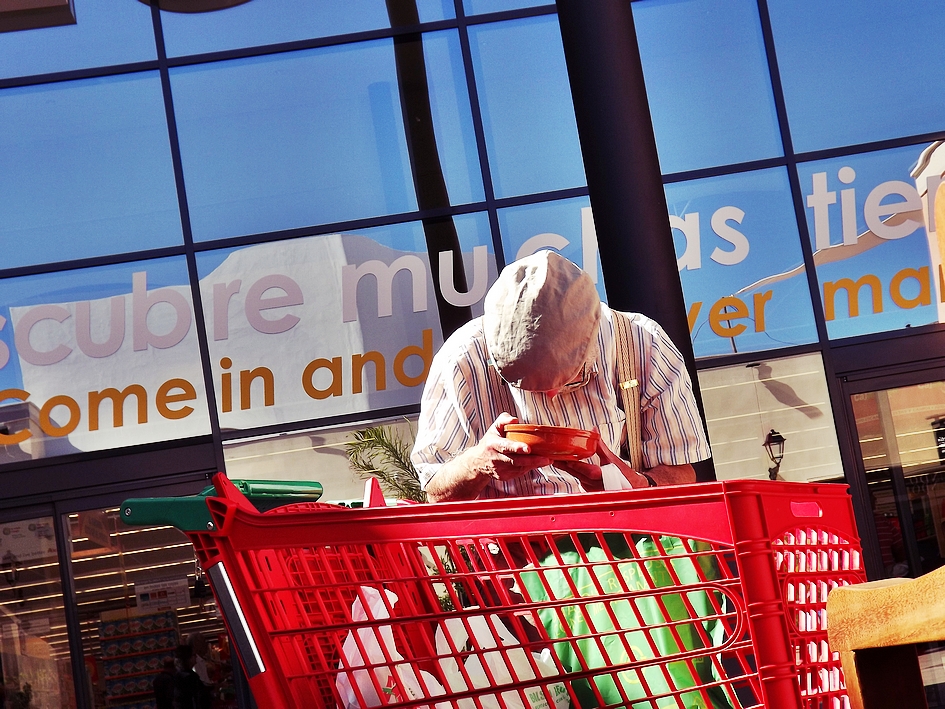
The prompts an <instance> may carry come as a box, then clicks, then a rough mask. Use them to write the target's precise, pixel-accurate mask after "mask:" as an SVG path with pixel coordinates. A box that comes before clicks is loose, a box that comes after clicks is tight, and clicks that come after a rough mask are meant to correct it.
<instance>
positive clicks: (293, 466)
mask: <svg viewBox="0 0 945 709" xmlns="http://www.w3.org/2000/svg"><path fill="white" fill-rule="evenodd" d="M416 423H417V422H416V418H415V417H412V418H410V419H407V418H405V417H399V418H396V419H390V420H381V421H365V422H364V423H360V424H357V425H354V426H341V427H335V428H322V429H312V430H310V431H302V432H298V433H291V434H281V435H278V436H260V437H257V438H250V439H244V440H237V441H228V442H225V443H224V448H223V455H224V458H225V460H226V474H227V475H228V476H229V477H231V478H235V479H240V478H249V479H254V480H306V481H307V480H314V481H316V482H319V483H321V485H322V488H323V493H322V496H321V498H320V501H321V502H336V503H337V502H342V503H346V504H357V503H359V502H360V501H362V500H363V499H364V480H365V479H364V478H363V477H361V476H360V475H359V474H358V473H357V472H356V471H355V470H354V469H353V468H352V467H351V465H350V464H349V462H348V453H347V449H346V448H345V444H346V443H348V442H349V441H352V440H354V438H353V436H352V433H353V432H354V431H357V430H362V429H365V428H368V427H370V426H384V427H386V428H387V429H388V431H389V432H390V434H391V437H392V438H393V437H395V436H396V437H399V438H400V440H401V441H403V442H404V444H405V445H407V446H408V448H412V447H413V440H414V432H415V431H416ZM381 465H383V466H384V469H385V470H388V471H393V470H395V469H396V468H394V467H393V466H391V467H387V466H386V465H385V464H381ZM382 477H383V473H382ZM388 496H390V497H394V495H389V494H388Z"/></svg>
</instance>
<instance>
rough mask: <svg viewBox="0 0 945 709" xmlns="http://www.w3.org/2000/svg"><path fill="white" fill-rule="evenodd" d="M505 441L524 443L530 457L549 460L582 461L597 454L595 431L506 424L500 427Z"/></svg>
mask: <svg viewBox="0 0 945 709" xmlns="http://www.w3.org/2000/svg"><path fill="white" fill-rule="evenodd" d="M504 430H505V437H506V438H508V439H509V440H512V441H519V442H521V443H527V444H528V445H530V446H531V448H532V454H533V455H543V456H545V457H546V458H551V459H552V460H583V459H584V458H590V457H591V456H592V455H594V454H595V453H596V452H597V441H598V440H600V434H599V433H597V431H584V430H582V429H580V428H566V427H564V426H539V425H536V424H531V423H510V424H507V425H506V426H505V427H504Z"/></svg>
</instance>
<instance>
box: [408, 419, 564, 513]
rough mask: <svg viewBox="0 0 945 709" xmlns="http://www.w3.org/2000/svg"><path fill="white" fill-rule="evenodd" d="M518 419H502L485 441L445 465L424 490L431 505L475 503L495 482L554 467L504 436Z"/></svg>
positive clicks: (491, 427)
mask: <svg viewBox="0 0 945 709" xmlns="http://www.w3.org/2000/svg"><path fill="white" fill-rule="evenodd" d="M517 421H518V419H517V418H515V417H514V416H512V415H511V414H508V413H503V414H500V415H499V418H497V419H496V420H495V422H494V423H493V424H492V426H490V427H489V430H488V431H486V434H485V435H484V436H483V437H482V439H481V440H480V441H479V442H478V443H477V444H476V445H474V446H472V447H471V448H467V449H466V450H464V451H463V452H462V453H459V454H458V455H456V456H455V457H454V458H453V459H452V460H449V461H447V462H446V463H443V464H442V465H441V466H440V467H439V469H438V470H437V471H436V473H435V474H434V475H433V477H432V478H430V481H429V482H428V483H427V485H426V487H425V488H424V490H425V491H426V493H427V499H428V500H429V501H430V502H448V501H451V500H474V499H476V498H477V497H478V496H479V493H480V492H482V490H483V489H484V488H485V487H486V485H488V484H489V483H490V482H491V481H492V480H514V479H515V478H518V477H521V476H522V475H525V474H526V473H527V472H528V471H529V470H533V469H535V468H541V467H543V466H545V465H550V463H551V461H550V460H549V459H548V458H545V457H544V456H539V455H532V453H531V447H530V446H529V445H528V444H527V443H521V442H519V441H513V440H510V439H508V438H505V436H503V435H502V434H503V431H504V428H505V425H506V424H510V423H516V422H517Z"/></svg>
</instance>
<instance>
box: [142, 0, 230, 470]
mask: <svg viewBox="0 0 945 709" xmlns="http://www.w3.org/2000/svg"><path fill="white" fill-rule="evenodd" d="M151 20H152V23H153V26H154V43H155V46H156V47H157V53H158V64H159V66H160V74H161V89H162V92H163V94H164V113H165V116H166V118H167V133H168V142H169V144H170V149H171V162H172V163H173V168H174V181H175V184H176V187H177V201H178V205H179V207H180V221H181V232H182V235H183V238H184V257H185V258H186V260H187V274H188V277H189V280H190V291H191V298H192V299H193V310H194V328H195V330H196V335H197V346H198V349H199V352H200V364H201V369H202V371H203V379H204V387H205V396H206V398H207V415H208V416H209V418H210V436H211V438H212V441H213V453H214V456H215V458H216V468H217V470H219V471H225V470H226V462H225V458H224V455H223V440H222V438H221V436H220V416H219V412H218V411H217V402H216V393H215V389H214V386H213V367H212V365H211V363H210V346H209V343H208V341H207V329H206V322H205V320H204V310H203V299H202V298H201V295H200V278H199V274H198V272H197V256H196V253H195V251H194V239H193V232H192V230H191V224H190V207H189V205H188V203H187V189H186V186H185V184H184V167H183V162H182V159H181V151H180V141H179V138H178V134H177V116H176V114H175V112H174V97H173V94H172V92H171V77H170V70H169V69H168V65H167V52H166V50H165V47H164V28H163V26H162V25H161V11H160V9H159V8H158V6H157V2H156V0H152V2H151Z"/></svg>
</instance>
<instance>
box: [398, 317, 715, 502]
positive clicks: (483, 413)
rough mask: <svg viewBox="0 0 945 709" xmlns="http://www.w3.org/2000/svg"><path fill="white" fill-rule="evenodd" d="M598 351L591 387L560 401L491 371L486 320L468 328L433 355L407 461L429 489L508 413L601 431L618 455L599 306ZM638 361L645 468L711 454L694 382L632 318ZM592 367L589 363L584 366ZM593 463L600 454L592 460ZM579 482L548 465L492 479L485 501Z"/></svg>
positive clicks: (609, 359) (609, 341) (611, 370)
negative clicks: (510, 382)
mask: <svg viewBox="0 0 945 709" xmlns="http://www.w3.org/2000/svg"><path fill="white" fill-rule="evenodd" d="M601 310H602V313H601V326H600V328H599V329H598V337H597V340H598V348H597V352H596V360H595V362H593V365H596V367H595V366H592V369H595V368H596V371H597V372H599V374H598V375H597V376H594V377H592V378H591V379H590V381H589V382H588V384H587V385H586V386H584V387H581V388H579V389H576V390H573V391H570V392H561V393H560V394H558V395H557V396H555V397H554V398H551V397H548V396H546V395H545V394H543V393H541V392H531V391H524V390H522V389H518V388H516V387H512V386H509V385H508V384H506V383H505V382H503V381H502V379H501V378H500V377H499V374H498V372H497V371H496V370H495V368H494V367H490V366H489V365H488V363H487V362H488V354H487V352H486V345H485V339H484V336H483V331H482V321H481V318H476V319H474V320H471V321H470V322H468V323H466V324H465V325H463V326H462V327H461V328H459V329H458V330H457V331H456V332H454V333H453V335H452V336H450V337H449V338H448V339H447V341H446V342H445V343H444V344H443V346H442V347H441V348H440V350H439V351H438V352H437V353H436V355H435V356H434V358H433V363H432V365H431V368H430V373H429V376H428V377H427V381H426V386H425V387H424V391H423V396H422V398H421V402H420V419H419V422H418V431H417V438H416V442H415V444H414V448H413V453H412V455H411V459H412V461H413V463H414V466H415V467H416V468H417V471H418V473H419V475H420V481H421V483H422V484H423V485H424V486H426V484H427V483H428V482H429V481H430V479H431V478H432V477H433V476H434V475H435V474H436V472H437V470H438V469H439V467H440V465H442V464H443V463H445V462H447V461H449V460H450V459H452V458H453V457H454V456H456V455H458V454H459V453H461V452H463V451H464V450H466V449H467V448H469V447H471V446H473V445H475V444H476V443H478V441H479V439H480V438H482V436H483V435H484V434H485V433H486V431H487V430H488V429H489V427H490V426H491V425H492V424H493V422H494V421H495V420H496V418H498V416H499V414H501V413H502V412H508V413H510V414H512V415H513V416H516V417H517V418H518V419H519V421H520V422H522V423H531V424H542V425H552V426H568V427H570V428H581V429H585V430H594V429H595V428H596V429H597V430H598V431H600V434H601V439H602V440H603V442H604V444H606V445H607V446H608V447H609V448H610V449H611V450H612V451H618V450H620V442H621V438H622V436H623V433H624V418H625V417H624V413H623V409H622V408H621V406H622V402H621V400H620V394H619V390H618V388H617V373H616V368H617V352H616V345H615V339H614V327H613V320H612V315H611V312H610V309H609V308H608V307H607V306H606V305H601ZM628 316H629V317H630V320H631V333H632V337H633V340H634V348H635V351H636V353H637V361H638V362H639V363H640V365H639V371H640V401H641V406H640V408H641V426H642V431H643V434H642V438H643V459H644V464H645V467H646V468H647V469H649V468H653V467H655V466H657V465H659V464H664V465H682V464H684V463H694V462H696V461H699V460H704V459H706V458H708V457H709V456H710V455H711V452H710V450H709V444H708V441H707V440H706V438H705V434H704V432H703V428H702V419H701V418H700V416H699V410H698V407H697V405H696V401H695V398H694V396H693V391H692V383H691V381H690V379H689V374H688V372H687V370H686V367H685V364H684V362H683V359H682V356H681V355H680V353H679V351H678V350H677V349H676V346H675V345H673V343H672V341H671V340H670V339H669V336H667V335H666V333H665V332H664V331H663V329H662V328H661V327H660V326H659V325H658V324H657V323H656V322H655V321H653V320H651V319H650V318H647V317H645V316H643V315H640V314H638V313H628ZM588 364H589V366H591V365H592V363H588ZM591 460H592V461H593V462H595V463H599V461H598V460H596V456H595V457H594V458H592V459H591ZM581 491H583V488H582V487H581V483H580V482H579V481H578V480H577V478H575V477H573V476H572V475H570V474H568V473H566V472H564V471H562V470H558V469H557V468H555V467H553V466H550V465H549V466H546V467H544V468H538V469H535V470H532V471H530V472H529V473H527V474H526V475H524V476H522V477H520V478H517V479H515V480H506V481H501V480H494V481H492V482H490V483H489V484H488V485H487V486H486V488H485V489H484V490H483V491H482V492H481V493H480V494H479V497H485V498H489V497H517V496H523V495H552V494H562V493H571V492H581Z"/></svg>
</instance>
